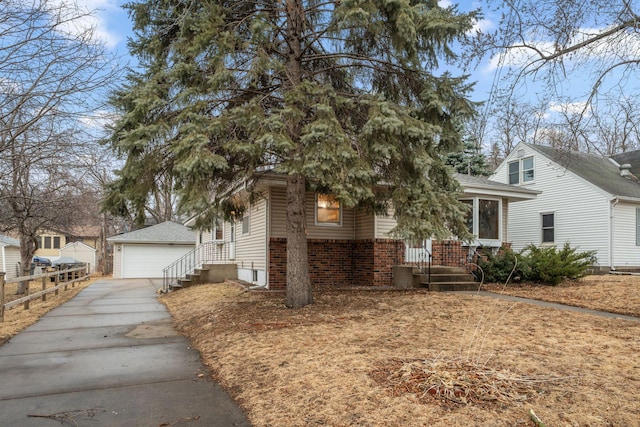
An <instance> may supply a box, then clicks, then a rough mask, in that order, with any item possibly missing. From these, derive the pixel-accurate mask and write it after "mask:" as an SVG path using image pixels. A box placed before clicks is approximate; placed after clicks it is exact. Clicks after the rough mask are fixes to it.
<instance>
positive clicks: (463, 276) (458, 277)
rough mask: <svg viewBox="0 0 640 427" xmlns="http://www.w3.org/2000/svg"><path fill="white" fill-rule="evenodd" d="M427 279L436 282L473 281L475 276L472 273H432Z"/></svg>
mask: <svg viewBox="0 0 640 427" xmlns="http://www.w3.org/2000/svg"><path fill="white" fill-rule="evenodd" d="M424 280H425V281H427V280H430V281H431V283H434V282H473V281H474V277H473V275H472V274H470V273H447V274H434V273H433V272H432V273H431V276H430V277H426V276H425V278H424Z"/></svg>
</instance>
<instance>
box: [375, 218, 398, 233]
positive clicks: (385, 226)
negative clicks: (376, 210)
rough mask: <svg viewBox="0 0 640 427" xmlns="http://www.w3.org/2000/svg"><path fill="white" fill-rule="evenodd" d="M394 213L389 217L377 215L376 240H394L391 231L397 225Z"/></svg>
mask: <svg viewBox="0 0 640 427" xmlns="http://www.w3.org/2000/svg"><path fill="white" fill-rule="evenodd" d="M397 224H398V223H397V221H396V219H395V218H394V217H393V212H389V213H388V214H387V215H376V239H392V238H393V235H392V234H390V233H391V230H393V229H394V228H395V226H396V225H397Z"/></svg>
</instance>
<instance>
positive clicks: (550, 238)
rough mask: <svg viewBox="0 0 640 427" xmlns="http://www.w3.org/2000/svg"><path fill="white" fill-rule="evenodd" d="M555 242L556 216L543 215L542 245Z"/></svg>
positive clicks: (551, 214)
mask: <svg viewBox="0 0 640 427" xmlns="http://www.w3.org/2000/svg"><path fill="white" fill-rule="evenodd" d="M553 242H555V214H553V213H546V214H542V243H553Z"/></svg>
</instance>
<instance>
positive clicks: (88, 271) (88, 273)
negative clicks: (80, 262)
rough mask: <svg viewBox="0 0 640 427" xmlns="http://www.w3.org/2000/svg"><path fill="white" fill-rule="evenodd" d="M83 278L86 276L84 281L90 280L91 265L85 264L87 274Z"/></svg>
mask: <svg viewBox="0 0 640 427" xmlns="http://www.w3.org/2000/svg"><path fill="white" fill-rule="evenodd" d="M85 276H87V278H86V279H85V280H89V279H90V278H91V263H90V262H88V263H87V274H85Z"/></svg>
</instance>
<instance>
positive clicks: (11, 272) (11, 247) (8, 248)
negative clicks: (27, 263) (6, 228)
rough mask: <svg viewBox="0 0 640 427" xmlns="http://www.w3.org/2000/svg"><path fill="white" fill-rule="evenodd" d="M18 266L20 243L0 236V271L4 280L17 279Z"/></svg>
mask: <svg viewBox="0 0 640 427" xmlns="http://www.w3.org/2000/svg"><path fill="white" fill-rule="evenodd" d="M19 266H20V241H19V240H18V239H14V238H12V237H9V236H5V235H3V234H0V271H4V273H5V276H4V278H5V280H9V279H13V278H14V277H18V269H19Z"/></svg>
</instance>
